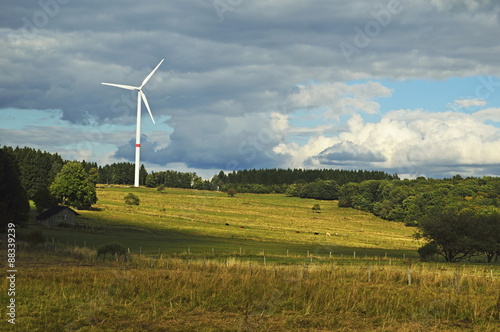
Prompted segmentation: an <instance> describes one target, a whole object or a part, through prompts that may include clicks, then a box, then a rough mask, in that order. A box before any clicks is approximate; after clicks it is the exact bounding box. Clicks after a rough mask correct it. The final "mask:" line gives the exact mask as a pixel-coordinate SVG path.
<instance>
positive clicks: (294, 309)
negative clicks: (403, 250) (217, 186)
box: [0, 249, 500, 331]
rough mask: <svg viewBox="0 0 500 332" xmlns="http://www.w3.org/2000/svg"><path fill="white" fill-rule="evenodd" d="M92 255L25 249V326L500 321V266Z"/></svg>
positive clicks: (325, 327)
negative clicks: (99, 258)
mask: <svg viewBox="0 0 500 332" xmlns="http://www.w3.org/2000/svg"><path fill="white" fill-rule="evenodd" d="M93 255H94V253H93V252H91V251H90V250H81V249H78V250H77V252H75V251H74V250H70V251H66V252H65V253H62V252H61V253H59V254H54V255H53V259H52V260H48V259H49V257H50V256H44V255H43V253H31V252H22V253H20V257H19V261H20V262H24V263H23V264H22V266H20V267H19V273H18V278H19V280H20V281H19V286H18V289H19V292H18V294H17V296H16V299H17V301H18V312H17V313H18V319H17V326H18V327H22V330H30V331H118V330H120V331H137V330H149V331H461V330H475V331H498V329H499V328H500V317H499V308H498V301H499V300H500V299H499V296H500V294H499V289H500V278H499V277H500V270H499V269H498V267H491V266H490V267H488V268H487V269H481V268H478V267H476V266H459V267H458V268H457V267H455V266H452V267H450V266H442V265H437V264H420V263H419V264H414V265H412V266H402V265H399V266H396V265H388V264H378V265H373V266H370V267H368V266H366V265H352V264H350V265H342V264H341V261H334V262H332V264H328V265H325V264H322V265H319V264H318V265H316V264H304V265H278V266H276V265H272V264H267V266H264V265H263V264H259V263H255V262H253V263H251V262H248V261H241V260H239V259H237V258H234V257H233V258H229V259H226V260H223V261H213V260H203V259H194V260H187V259H181V258H173V257H163V258H162V259H156V260H154V261H153V268H151V258H149V257H145V256H133V257H132V259H131V260H129V261H128V262H116V261H114V260H112V261H107V262H98V261H96V260H95V258H93ZM44 257H45V258H44ZM75 257H76V258H75ZM34 262H38V264H36V266H35V265H34V264H32V263H34ZM485 267H486V266H485ZM408 268H410V272H411V284H410V285H409V283H408ZM492 271H493V272H492ZM492 273H493V274H492ZM492 276H493V277H492ZM21 280H22V282H21ZM5 287H6V281H5V279H3V281H2V288H3V289H5ZM5 296H6V295H5V294H3V293H2V295H1V297H0V299H1V301H2V303H6V302H5V301H7V299H6V297H5Z"/></svg>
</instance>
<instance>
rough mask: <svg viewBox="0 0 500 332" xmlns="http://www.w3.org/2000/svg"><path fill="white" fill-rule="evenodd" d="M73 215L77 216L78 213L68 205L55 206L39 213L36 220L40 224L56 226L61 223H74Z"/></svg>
mask: <svg viewBox="0 0 500 332" xmlns="http://www.w3.org/2000/svg"><path fill="white" fill-rule="evenodd" d="M75 216H79V214H78V213H76V212H75V211H73V210H72V209H70V208H69V207H67V206H55V207H53V208H50V209H48V210H47V211H45V212H43V213H41V214H39V215H38V216H37V217H36V220H37V222H38V223H39V224H40V225H44V226H58V225H60V224H62V223H64V224H70V225H74V224H75Z"/></svg>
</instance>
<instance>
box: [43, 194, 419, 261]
mask: <svg viewBox="0 0 500 332" xmlns="http://www.w3.org/2000/svg"><path fill="white" fill-rule="evenodd" d="M129 192H132V193H134V194H136V195H137V196H138V197H139V198H140V205H139V206H128V205H126V204H125V203H124V196H125V195H126V194H127V193H129ZM97 194H98V198H99V201H98V204H97V205H95V210H93V211H79V213H80V214H81V216H80V217H79V222H81V223H84V224H87V225H93V226H94V232H91V230H79V231H78V232H75V231H74V230H67V229H52V230H44V233H45V234H46V237H47V238H48V239H49V241H52V238H54V242H57V241H59V242H61V243H65V242H66V243H69V244H73V245H74V244H77V245H78V246H83V244H84V241H85V245H86V246H88V247H91V246H94V247H98V246H99V245H101V244H103V243H108V242H119V243H121V244H123V245H124V246H126V247H128V248H130V249H131V250H133V251H134V252H138V251H139V250H141V251H142V252H150V253H157V252H158V251H159V250H160V251H161V252H164V253H174V252H176V253H182V252H184V251H188V250H189V252H191V253H193V254H195V253H207V252H208V253H211V252H212V249H213V252H214V253H219V254H222V253H226V254H231V253H232V252H234V251H237V252H238V253H239V252H240V250H241V252H242V253H243V252H245V253H259V252H262V251H264V252H267V253H269V254H270V255H272V254H278V255H284V254H286V252H287V250H288V253H289V255H293V254H301V255H305V254H306V253H307V251H308V250H309V252H310V254H311V255H312V254H318V255H329V253H330V252H332V253H333V255H341V254H345V255H353V253H354V251H356V252H357V254H358V256H359V255H369V256H372V255H378V256H385V255H386V253H387V255H388V256H395V257H402V256H403V255H409V256H415V255H416V252H415V249H416V248H417V247H418V243H417V242H416V241H415V240H413V239H412V234H413V233H414V229H412V228H408V227H405V226H404V225H403V224H402V223H394V222H388V221H384V220H381V219H379V218H376V217H374V216H373V215H370V214H368V213H364V212H360V211H357V210H354V209H346V208H339V207H338V206H337V202H335V201H314V200H305V199H300V198H295V197H286V196H284V195H257V194H238V195H236V197H228V195H227V194H225V193H219V192H210V191H196V190H184V189H166V190H165V191H163V192H158V191H157V190H155V189H148V188H125V187H118V188H116V187H115V188H100V189H98V193H97ZM316 203H319V204H320V206H321V213H314V212H313V211H312V209H311V207H312V206H313V205H314V204H316ZM226 224H229V225H226ZM314 233H318V234H319V235H315V234H314ZM327 233H329V234H330V236H328V235H327ZM188 248H189V249H188ZM240 248H241V249H240Z"/></svg>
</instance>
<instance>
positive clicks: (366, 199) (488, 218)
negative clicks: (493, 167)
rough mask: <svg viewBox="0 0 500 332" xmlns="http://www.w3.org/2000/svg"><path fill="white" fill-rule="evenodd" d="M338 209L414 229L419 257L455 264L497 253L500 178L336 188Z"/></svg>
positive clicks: (499, 245)
mask: <svg viewBox="0 0 500 332" xmlns="http://www.w3.org/2000/svg"><path fill="white" fill-rule="evenodd" d="M338 205H339V206H340V207H352V208H355V209H358V210H362V211H366V212H370V213H373V214H374V215H376V216H378V217H380V218H382V219H386V220H391V221H400V222H404V223H405V224H406V225H407V226H415V227H417V229H418V231H417V238H421V239H425V240H426V241H427V244H425V245H424V246H423V247H422V248H421V249H420V250H419V253H420V254H421V256H422V258H424V259H429V258H430V257H433V256H435V255H441V256H443V257H444V259H445V260H446V261H448V262H457V261H460V260H462V259H465V258H468V257H471V256H474V255H485V256H486V257H487V259H488V261H491V260H492V259H493V258H495V260H497V259H498V256H499V255H500V178H496V177H483V178H474V177H467V178H462V177H461V176H460V175H456V176H454V177H452V178H447V179H426V178H424V177H419V178H417V179H415V180H391V181H388V180H368V181H363V182H361V183H352V182H351V183H347V184H345V185H343V186H341V187H340V189H339V194H338Z"/></svg>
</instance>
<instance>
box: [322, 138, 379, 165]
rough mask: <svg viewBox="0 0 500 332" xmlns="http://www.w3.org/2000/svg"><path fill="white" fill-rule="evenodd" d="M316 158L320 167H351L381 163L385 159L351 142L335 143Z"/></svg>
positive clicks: (377, 153)
mask: <svg viewBox="0 0 500 332" xmlns="http://www.w3.org/2000/svg"><path fill="white" fill-rule="evenodd" d="M316 158H318V160H319V162H320V163H321V164H322V165H351V166H356V167H359V165H360V163H361V164H367V163H373V162H382V161H385V157H384V156H383V155H382V154H381V153H380V152H376V153H374V152H372V151H370V150H369V149H368V148H366V147H364V146H360V145H357V144H355V143H353V142H351V141H343V142H341V143H337V144H335V145H333V146H331V147H329V148H328V149H325V150H324V151H322V152H321V153H320V154H319V155H318V156H317V157H316Z"/></svg>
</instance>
